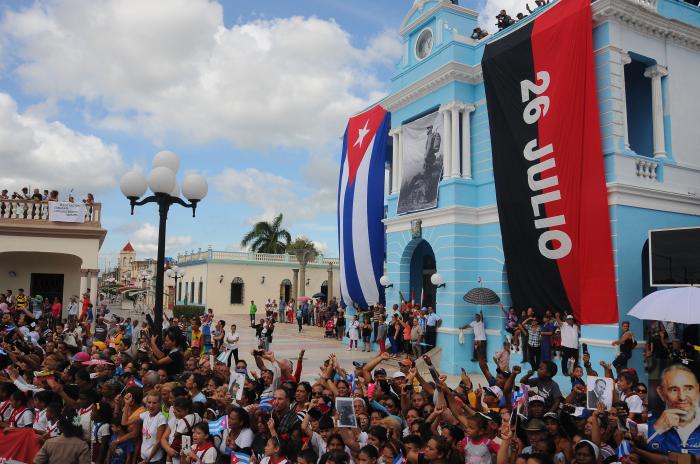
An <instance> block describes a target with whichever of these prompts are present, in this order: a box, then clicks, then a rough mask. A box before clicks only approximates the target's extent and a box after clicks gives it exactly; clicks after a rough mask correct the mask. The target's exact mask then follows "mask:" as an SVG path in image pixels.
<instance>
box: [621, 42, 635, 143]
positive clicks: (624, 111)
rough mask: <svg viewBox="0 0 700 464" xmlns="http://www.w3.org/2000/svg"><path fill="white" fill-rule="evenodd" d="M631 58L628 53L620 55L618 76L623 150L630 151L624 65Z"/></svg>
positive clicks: (629, 61) (630, 60)
mask: <svg viewBox="0 0 700 464" xmlns="http://www.w3.org/2000/svg"><path fill="white" fill-rule="evenodd" d="M631 62H632V58H630V55H629V53H627V52H622V53H620V64H621V66H620V76H621V81H622V82H621V84H620V85H621V86H622V130H623V133H624V135H625V149H626V150H629V149H630V134H629V127H628V125H627V91H626V90H625V65H627V64H630V63H631Z"/></svg>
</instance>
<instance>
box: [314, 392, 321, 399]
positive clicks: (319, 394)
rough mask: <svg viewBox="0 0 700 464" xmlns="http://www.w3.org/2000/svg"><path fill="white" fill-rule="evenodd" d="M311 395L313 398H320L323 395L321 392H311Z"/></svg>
mask: <svg viewBox="0 0 700 464" xmlns="http://www.w3.org/2000/svg"><path fill="white" fill-rule="evenodd" d="M311 396H312V397H314V398H320V397H322V396H323V392H311Z"/></svg>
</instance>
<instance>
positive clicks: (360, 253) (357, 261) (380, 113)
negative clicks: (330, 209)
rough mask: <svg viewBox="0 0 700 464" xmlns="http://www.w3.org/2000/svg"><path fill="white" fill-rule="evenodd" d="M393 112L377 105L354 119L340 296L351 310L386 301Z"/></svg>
mask: <svg viewBox="0 0 700 464" xmlns="http://www.w3.org/2000/svg"><path fill="white" fill-rule="evenodd" d="M390 127H391V114H390V113H389V112H387V111H386V110H385V109H384V108H382V107H381V106H379V105H377V106H375V107H373V108H371V109H369V110H367V111H365V112H364V113H362V114H359V115H357V116H353V117H352V118H350V120H349V121H348V125H347V128H346V129H345V137H344V138H343V154H342V158H341V168H340V182H339V186H338V241H339V247H338V248H339V250H340V296H341V301H342V302H343V303H344V304H345V305H346V306H353V305H355V304H357V305H358V306H360V307H362V308H366V307H367V306H369V305H371V304H376V303H384V289H383V288H382V286H381V285H380V284H379V278H380V277H381V276H382V271H383V269H382V266H383V261H384V224H383V223H382V219H383V217H384V163H385V159H386V149H387V137H388V134H389V128H390Z"/></svg>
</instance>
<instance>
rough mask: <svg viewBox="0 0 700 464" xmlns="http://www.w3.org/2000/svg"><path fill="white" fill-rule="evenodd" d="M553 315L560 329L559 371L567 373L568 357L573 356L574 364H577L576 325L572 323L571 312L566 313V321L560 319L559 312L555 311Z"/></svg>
mask: <svg viewBox="0 0 700 464" xmlns="http://www.w3.org/2000/svg"><path fill="white" fill-rule="evenodd" d="M555 317H556V319H557V324H558V325H559V329H560V330H561V348H562V354H561V372H562V374H564V375H569V369H568V368H567V363H568V361H569V359H571V358H574V360H575V361H574V365H576V364H578V325H576V324H575V323H574V316H572V315H571V314H567V315H566V321H562V320H561V315H560V314H559V313H556V314H555Z"/></svg>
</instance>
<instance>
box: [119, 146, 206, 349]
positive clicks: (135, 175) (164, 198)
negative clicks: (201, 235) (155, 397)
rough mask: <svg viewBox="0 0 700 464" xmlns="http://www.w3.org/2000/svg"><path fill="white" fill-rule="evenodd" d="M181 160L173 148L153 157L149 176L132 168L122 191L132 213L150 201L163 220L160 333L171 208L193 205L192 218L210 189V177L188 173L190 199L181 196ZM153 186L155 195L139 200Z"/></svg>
mask: <svg viewBox="0 0 700 464" xmlns="http://www.w3.org/2000/svg"><path fill="white" fill-rule="evenodd" d="M179 167H180V160H179V159H178V157H177V155H176V154H175V153H173V152H171V151H161V152H158V153H157V154H156V156H155V157H153V170H151V173H150V174H149V175H148V179H146V178H145V177H144V176H143V174H141V172H138V171H131V172H127V173H126V174H124V175H123V176H122V178H121V181H120V183H119V186H120V188H121V191H122V193H123V194H124V196H125V197H126V198H128V199H129V202H130V204H131V214H132V215H133V214H134V206H142V205H145V204H148V203H156V204H158V212H159V214H160V223H159V225H158V258H157V262H156V296H155V305H154V308H153V314H154V316H155V318H154V319H155V320H154V321H153V325H154V326H155V327H154V331H155V333H156V335H158V336H160V335H162V332H163V280H164V277H165V276H164V272H165V270H164V267H165V226H166V223H167V220H168V210H169V209H170V206H171V205H173V204H178V205H180V206H184V207H185V208H192V217H194V216H195V211H196V209H197V203H199V201H201V200H202V199H203V198H204V197H205V196H206V195H207V190H208V189H209V187H208V185H207V180H206V179H205V178H204V176H201V175H199V174H188V175H187V176H185V178H184V180H183V181H182V194H183V195H184V197H185V198H187V200H189V202H187V201H185V200H183V199H181V198H180V196H179V194H180V187H178V185H177V178H176V174H177V170H178V169H179ZM148 187H150V189H151V192H153V195H151V196H148V197H146V198H144V199H142V200H139V198H141V197H142V196H143V195H144V194H145V193H146V190H147V188H148Z"/></svg>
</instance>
